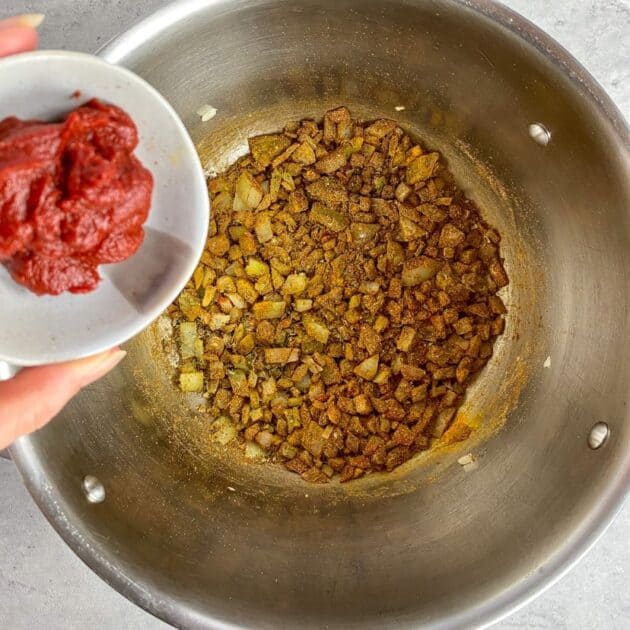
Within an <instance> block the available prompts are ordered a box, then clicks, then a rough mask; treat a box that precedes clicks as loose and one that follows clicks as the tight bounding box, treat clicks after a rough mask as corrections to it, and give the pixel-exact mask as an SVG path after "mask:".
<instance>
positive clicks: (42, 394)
mask: <svg viewBox="0 0 630 630" xmlns="http://www.w3.org/2000/svg"><path fill="white" fill-rule="evenodd" d="M43 18H44V16H43V15H39V14H31V15H22V16H19V17H15V18H9V19H7V20H0V57H5V56H7V55H12V54H15V53H19V52H24V51H27V50H32V49H33V48H36V47H37V39H38V37H37V31H36V30H35V29H36V27H37V26H39V24H41V22H42V20H43ZM124 356H125V352H123V351H122V350H119V349H118V348H114V349H113V350H109V351H108V352H104V353H102V354H99V355H96V356H94V357H89V358H87V359H81V360H79V361H70V362H68V363H59V364H57V365H49V366H44V367H34V368H26V369H24V370H22V371H21V372H19V373H18V375H17V376H16V377H14V378H12V379H11V380H8V381H3V382H0V449H3V448H4V447H5V446H8V445H9V444H11V442H13V441H14V440H15V439H16V438H18V437H19V436H20V435H24V434H26V433H30V432H31V431H35V430H36V429H39V428H40V427H41V426H43V425H44V424H46V422H48V421H49V420H50V419H52V418H53V417H54V416H55V415H57V413H59V411H61V409H62V407H63V406H64V405H65V404H66V403H67V402H68V401H69V400H70V399H71V398H72V397H73V396H74V395H75V394H76V393H77V392H78V391H79V390H80V389H81V388H82V387H85V386H86V385H89V384H90V383H92V382H93V381H95V380H97V379H99V378H100V377H101V376H104V375H105V374H106V373H107V372H109V371H110V370H111V369H112V368H113V367H114V366H116V365H117V364H118V363H119V362H120V361H121V360H122V359H123V357H124Z"/></svg>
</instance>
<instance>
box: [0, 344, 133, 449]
mask: <svg viewBox="0 0 630 630" xmlns="http://www.w3.org/2000/svg"><path fill="white" fill-rule="evenodd" d="M125 354H126V353H125V352H124V351H122V350H119V349H118V348H115V349H113V350H110V351H108V352H105V353H103V354H99V355H96V356H94V357H89V358H87V359H81V360H79V361H70V362H68V363H59V364H57V365H47V366H43V367H35V368H26V369H24V370H22V371H21V372H19V373H18V374H17V376H15V377H14V378H12V379H11V380H9V381H4V382H1V383H0V449H1V448H4V447H5V446H8V445H9V444H11V442H13V441H14V440H15V439H16V438H18V437H19V436H20V435H25V434H27V433H31V432H32V431H35V430H36V429H39V428H40V427H41V426H43V425H44V424H46V422H48V421H49V420H50V419H52V418H53V417H54V416H56V415H57V414H58V413H59V411H61V409H62V408H63V406H64V405H65V404H66V403H67V402H68V401H69V400H70V399H71V398H72V397H73V396H74V395H75V394H76V393H77V392H78V391H79V390H80V389H81V388H82V387H85V386H86V385H89V384H90V383H92V382H94V381H96V380H97V379H99V378H100V377H101V376H104V375H105V374H107V372H109V371H110V370H111V369H113V368H114V367H115V366H116V365H117V364H118V363H120V361H121V360H122V359H123V358H124V356H125Z"/></svg>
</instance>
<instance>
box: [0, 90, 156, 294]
mask: <svg viewBox="0 0 630 630" xmlns="http://www.w3.org/2000/svg"><path fill="white" fill-rule="evenodd" d="M137 145H138V130H137V128H136V125H135V124H134V122H133V120H132V119H131V118H130V117H129V116H128V115H127V114H126V113H125V112H124V111H123V110H121V109H120V108H118V107H115V106H113V105H108V104H105V103H103V102H101V101H99V100H96V99H94V100H91V101H89V102H87V103H86V104H84V105H82V106H80V107H78V108H76V109H75V110H73V111H72V112H70V114H68V115H67V117H66V118H65V120H64V121H63V122H59V123H46V122H41V121H37V120H28V121H25V120H20V119H18V118H15V117H10V118H5V119H4V120H2V121H0V263H2V264H4V265H5V267H6V268H7V269H8V270H9V272H10V273H11V276H12V277H13V279H14V280H15V281H16V282H18V283H19V284H21V285H23V286H25V287H26V288H28V289H29V290H31V291H33V292H34V293H37V294H40V295H42V294H49V295H58V294H60V293H63V292H64V291H70V292H71V293H86V292H89V291H92V290H94V289H95V288H96V287H97V285H98V283H99V281H100V275H99V272H98V265H101V264H105V263H115V262H120V261H123V260H125V259H127V258H129V257H130V256H131V255H133V254H134V253H135V252H136V251H137V249H138V248H139V247H140V245H141V244H142V240H143V238H144V231H143V227H142V226H143V224H144V222H145V221H146V219H147V216H148V213H149V208H150V206H151V193H152V191H153V177H152V175H151V173H150V172H149V171H148V170H147V169H146V168H145V167H144V166H143V165H142V164H141V162H140V161H139V160H138V159H137V158H136V157H135V156H134V155H133V151H134V150H135V148H136V147H137Z"/></svg>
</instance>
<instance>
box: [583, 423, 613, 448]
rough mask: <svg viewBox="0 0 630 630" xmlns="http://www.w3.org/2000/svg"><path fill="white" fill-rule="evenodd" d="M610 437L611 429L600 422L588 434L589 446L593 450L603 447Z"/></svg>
mask: <svg viewBox="0 0 630 630" xmlns="http://www.w3.org/2000/svg"><path fill="white" fill-rule="evenodd" d="M609 435H610V429H609V428H608V425H607V424H606V423H605V422H598V423H597V424H596V425H595V426H594V427H593V428H592V429H591V432H590V433H589V434H588V445H589V447H590V448H592V449H593V450H596V449H598V448H599V447H600V446H603V445H604V443H605V442H606V440H607V439H608V436H609Z"/></svg>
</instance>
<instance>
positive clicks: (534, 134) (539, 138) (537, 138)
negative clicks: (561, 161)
mask: <svg viewBox="0 0 630 630" xmlns="http://www.w3.org/2000/svg"><path fill="white" fill-rule="evenodd" d="M529 137H530V138H531V139H532V140H533V141H534V142H536V143H537V144H540V145H541V146H543V147H546V146H547V145H548V144H549V142H550V141H551V131H549V129H547V127H545V125H543V124H542V123H532V124H531V125H530V126H529Z"/></svg>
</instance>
